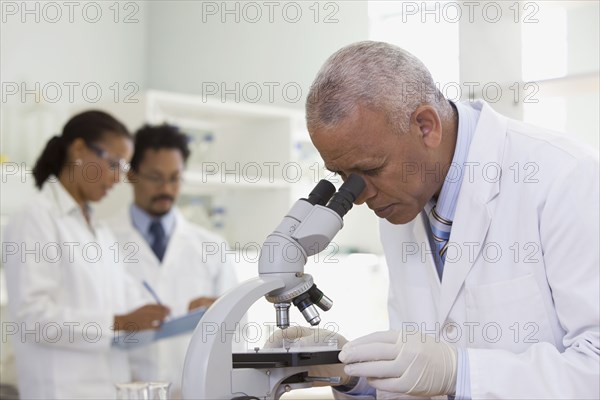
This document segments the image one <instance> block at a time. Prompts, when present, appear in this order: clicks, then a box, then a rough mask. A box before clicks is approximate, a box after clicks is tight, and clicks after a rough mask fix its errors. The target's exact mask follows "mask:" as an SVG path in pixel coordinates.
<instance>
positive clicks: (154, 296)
mask: <svg viewBox="0 0 600 400" xmlns="http://www.w3.org/2000/svg"><path fill="white" fill-rule="evenodd" d="M142 285H144V287H145V288H146V290H147V291H148V293H150V295H151V296H152V298H153V299H154V301H156V304H158V305H159V306H162V302H161V301H160V299H159V298H158V295H157V294H156V292H155V291H154V289H152V286H150V285H149V284H148V282H146V281H143V282H142Z"/></svg>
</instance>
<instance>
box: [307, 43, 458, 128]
mask: <svg viewBox="0 0 600 400" xmlns="http://www.w3.org/2000/svg"><path fill="white" fill-rule="evenodd" d="M421 104H428V105H431V106H433V107H435V108H436V109H437V111H438V113H440V114H441V116H442V117H443V116H445V115H446V113H447V112H448V109H449V106H448V103H447V101H446V99H445V98H444V97H443V95H442V94H441V93H440V91H439V90H438V88H437V86H436V84H435V82H434V81H433V78H432V77H431V73H430V72H429V70H428V69H427V67H425V65H424V64H423V63H422V62H421V60H419V59H418V58H416V57H415V56H413V55H412V54H410V53H409V52H407V51H405V50H403V49H401V48H399V47H397V46H394V45H392V44H389V43H383V42H373V41H364V42H358V43H354V44H351V45H349V46H346V47H344V48H342V49H340V50H338V51H337V52H335V53H334V54H333V55H331V56H330V57H329V59H327V61H326V62H325V64H324V65H323V66H322V67H321V69H320V71H319V72H318V74H317V77H316V78H315V80H314V82H313V84H312V85H311V87H310V91H309V92H308V96H307V99H306V122H307V126H308V130H309V131H311V132H312V130H313V129H320V128H325V127H333V126H336V125H337V124H338V123H340V122H342V121H343V120H344V119H345V118H346V117H347V116H348V115H349V114H350V113H351V112H352V111H353V110H354V109H355V108H356V107H357V106H359V105H360V106H364V107H367V108H369V109H371V110H374V111H383V112H385V114H386V117H387V119H388V123H389V124H390V125H391V126H392V128H393V129H394V130H395V131H396V132H406V131H407V130H408V126H409V122H410V116H411V114H412V113H413V112H414V111H415V110H416V109H417V107H418V106H419V105H421Z"/></svg>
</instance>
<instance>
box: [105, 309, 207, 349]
mask: <svg viewBox="0 0 600 400" xmlns="http://www.w3.org/2000/svg"><path fill="white" fill-rule="evenodd" d="M206 310H207V307H200V308H197V309H195V310H193V311H191V312H189V313H187V314H185V315H182V316H180V317H176V318H171V319H167V320H165V321H164V322H163V323H162V325H161V326H160V327H159V328H158V329H146V330H143V331H137V332H119V333H115V337H114V339H113V343H112V345H113V347H117V348H120V349H124V350H129V349H134V348H137V347H142V346H148V345H149V344H152V343H154V342H156V341H158V340H162V339H166V338H170V337H174V336H179V335H183V334H184V333H188V332H192V331H193V330H194V329H195V328H196V326H197V325H198V323H199V322H200V319H201V318H202V316H203V315H204V313H205V312H206Z"/></svg>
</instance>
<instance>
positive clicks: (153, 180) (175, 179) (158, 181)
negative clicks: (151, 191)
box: [136, 172, 183, 186]
mask: <svg viewBox="0 0 600 400" xmlns="http://www.w3.org/2000/svg"><path fill="white" fill-rule="evenodd" d="M136 175H137V176H139V177H140V178H142V179H145V180H146V181H148V182H149V183H150V184H152V185H154V186H163V185H165V184H169V185H179V184H180V183H181V181H183V176H181V175H174V176H172V177H170V178H163V177H162V176H160V175H150V174H144V173H141V172H136Z"/></svg>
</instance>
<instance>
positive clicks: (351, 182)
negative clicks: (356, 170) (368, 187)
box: [327, 174, 365, 218]
mask: <svg viewBox="0 0 600 400" xmlns="http://www.w3.org/2000/svg"><path fill="white" fill-rule="evenodd" d="M364 189H365V181H364V180H363V178H361V177H360V176H359V175H356V174H350V176H348V179H346V181H345V182H344V184H343V185H342V186H340V190H338V192H337V193H336V194H334V195H333V197H332V198H331V200H330V201H329V204H327V208H330V209H332V210H333V211H335V212H336V213H338V215H339V216H340V217H342V218H343V217H344V215H346V213H347V212H348V211H350V209H351V208H352V203H354V200H356V199H357V198H358V196H360V194H361V193H362V191H363V190H364Z"/></svg>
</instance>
